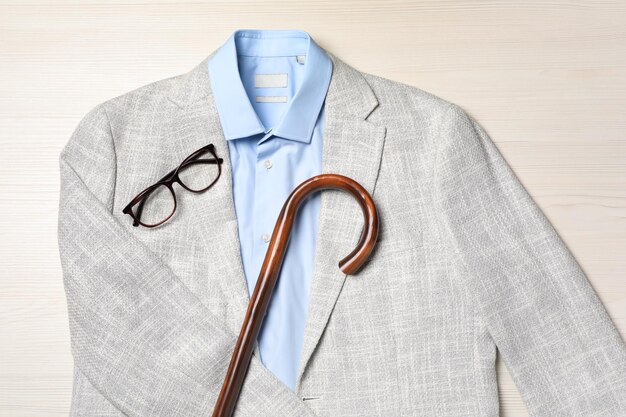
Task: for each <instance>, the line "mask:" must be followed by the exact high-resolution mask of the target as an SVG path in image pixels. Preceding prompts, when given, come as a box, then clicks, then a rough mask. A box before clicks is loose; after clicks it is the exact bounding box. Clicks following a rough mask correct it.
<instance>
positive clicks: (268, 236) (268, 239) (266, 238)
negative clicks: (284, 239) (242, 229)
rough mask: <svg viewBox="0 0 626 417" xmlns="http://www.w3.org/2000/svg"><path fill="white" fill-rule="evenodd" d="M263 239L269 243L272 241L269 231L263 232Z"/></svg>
mask: <svg viewBox="0 0 626 417" xmlns="http://www.w3.org/2000/svg"><path fill="white" fill-rule="evenodd" d="M261 239H263V242H265V243H268V242H269V241H270V235H268V234H267V233H263V236H261Z"/></svg>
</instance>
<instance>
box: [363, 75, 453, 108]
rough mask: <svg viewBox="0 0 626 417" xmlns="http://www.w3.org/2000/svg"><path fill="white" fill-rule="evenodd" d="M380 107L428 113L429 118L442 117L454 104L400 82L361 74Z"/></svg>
mask: <svg viewBox="0 0 626 417" xmlns="http://www.w3.org/2000/svg"><path fill="white" fill-rule="evenodd" d="M362 74H363V77H364V78H365V80H366V81H367V82H368V84H369V85H370V87H371V88H372V90H373V91H374V94H375V95H376V98H377V99H378V101H379V103H380V104H381V106H382V107H383V108H384V107H387V108H389V109H392V110H394V111H397V110H398V109H401V110H403V111H402V113H404V114H406V112H412V111H413V112H419V113H422V114H423V113H428V114H429V115H430V116H436V115H444V114H445V113H447V112H448V111H449V110H450V109H451V108H453V107H458V105H456V104H455V103H453V102H451V101H449V100H446V99H444V98H443V97H440V96H438V95H436V94H434V93H431V92H429V91H426V90H424V89H421V88H419V87H416V86H414V85H410V84H407V83H404V82H401V81H396V80H391V79H389V78H384V77H381V76H378V75H374V74H370V73H365V72H362Z"/></svg>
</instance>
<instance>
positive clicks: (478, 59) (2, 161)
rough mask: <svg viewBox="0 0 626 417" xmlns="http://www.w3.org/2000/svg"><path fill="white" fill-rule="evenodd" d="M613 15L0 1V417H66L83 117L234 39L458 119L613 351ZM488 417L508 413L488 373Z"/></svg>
mask: <svg viewBox="0 0 626 417" xmlns="http://www.w3.org/2000/svg"><path fill="white" fill-rule="evenodd" d="M625 27H626V2H625V1H624V0H605V1H597V2H591V1H589V2H585V1H579V0H555V1H552V2H545V1H540V0H524V1H521V0H520V1H476V2H473V1H469V0H465V1H463V0H446V1H435V0H432V1H407V0H396V1H357V0H349V1H348V0H344V1H337V0H333V1H331V0H324V1H300V2H281V1H272V2H260V1H259V2H252V1H234V0H230V1H211V2H202V1H194V2H184V1H181V2H167V1H155V0H152V1H151V0H143V1H132V2H108V1H98V2H87V1H78V0H77V1H56V2H37V1H28V0H22V1H14V2H11V1H6V0H0V232H1V235H0V236H1V237H0V342H1V343H0V416H6V417H22V416H29V417H31V416H32V417H35V416H37V417H41V416H64V415H67V414H68V408H69V400H70V395H71V370H72V365H71V356H70V351H69V334H68V325H67V316H66V305H65V296H64V292H63V286H62V277H61V272H60V265H59V259H58V251H57V242H56V216H57V204H58V201H57V196H58V188H59V183H58V170H57V166H58V163H57V157H58V153H59V151H60V149H61V147H62V146H63V145H64V143H65V141H66V140H67V139H68V137H69V135H70V134H71V132H72V130H73V129H74V127H75V126H76V124H77V123H78V121H79V119H80V118H81V117H82V116H83V115H84V114H85V113H86V112H87V111H88V110H89V109H90V108H92V107H93V106H94V105H96V104H98V103H100V102H101V101H104V100H106V99H108V98H111V97H113V96H116V95H119V94H122V93H124V92H126V91H129V90H131V89H134V88H136V87H139V86H141V85H143V84H146V83H148V82H151V81H155V80H158V79H161V78H165V77H169V76H171V75H175V74H178V73H181V72H184V71H187V70H188V69H190V68H191V67H192V66H193V65H195V64H196V63H197V62H199V61H200V60H201V59H202V58H204V57H205V56H206V55H208V53H209V52H211V51H212V50H214V49H215V48H217V47H218V46H220V45H221V44H222V42H224V41H225V40H226V38H227V37H228V36H229V35H230V34H231V33H232V31H234V30H236V29H302V30H306V31H308V32H309V33H310V34H311V35H312V36H313V37H314V39H315V40H316V41H317V42H318V43H320V44H321V45H322V46H323V47H324V48H326V49H328V50H330V51H332V52H334V53H335V54H337V55H338V56H340V57H341V58H342V59H344V60H345V61H347V62H348V63H349V64H351V65H353V66H355V67H356V68H358V69H360V70H362V71H366V72H370V73H374V74H377V75H381V76H384V77H387V78H391V79H394V80H398V81H402V82H406V83H409V84H412V85H415V86H418V87H420V88H422V89H425V90H427V91H430V92H433V93H435V94H437V95H439V96H441V97H444V98H446V99H448V100H450V101H453V102H455V103H457V104H459V105H461V106H462V107H464V108H465V109H467V110H468V111H469V112H470V113H471V114H472V115H474V116H475V117H476V118H477V119H478V120H479V122H480V123H481V124H482V125H483V126H484V127H485V128H486V129H487V131H488V132H489V134H490V135H491V136H492V138H493V139H494V141H495V142H496V143H497V144H498V146H499V147H500V149H501V150H502V152H503V153H504V155H505V157H506V158H507V160H508V161H509V163H510V164H511V165H512V166H513V168H514V170H515V171H516V173H517V174H518V176H519V177H520V179H521V180H522V182H523V183H524V185H525V186H526V187H527V189H528V190H529V191H530V192H531V194H532V195H533V197H534V198H535V200H536V201H537V203H538V204H539V205H540V206H541V207H542V209H543V210H544V212H545V213H546V215H547V216H548V217H549V218H550V220H551V221H552V222H553V224H554V225H555V226H556V228H557V230H558V231H559V233H560V234H561V236H562V237H563V239H564V240H565V241H566V242H567V244H568V245H569V247H570V249H571V250H572V252H573V253H574V255H575V256H576V257H577V259H578V260H579V262H580V264H581V265H582V266H583V268H584V269H585V271H586V272H587V274H588V277H589V279H590V281H591V282H592V284H593V285H594V287H595V288H596V290H597V292H598V293H599V295H600V296H601V298H602V300H603V301H604V302H605V305H606V307H607V309H608V310H609V313H610V314H611V316H612V317H613V319H614V321H615V322H616V324H617V325H618V327H619V328H620V332H621V334H622V336H623V337H624V335H626V277H625V276H624V271H625V270H626V256H625V253H626V251H625V249H626V220H625V219H626V169H625V167H626V117H625V116H626V72H625V71H626V30H625V29H624V28H625ZM499 370H500V376H501V379H500V381H501V387H502V388H501V396H502V407H503V413H502V414H503V415H504V416H510V417H512V416H525V415H527V413H526V411H525V407H524V404H523V402H522V400H521V399H520V397H519V395H518V393H517V390H516V389H515V386H514V385H513V384H512V381H511V379H510V377H509V376H508V374H507V372H506V370H505V368H504V367H503V366H502V365H501V364H500V366H499Z"/></svg>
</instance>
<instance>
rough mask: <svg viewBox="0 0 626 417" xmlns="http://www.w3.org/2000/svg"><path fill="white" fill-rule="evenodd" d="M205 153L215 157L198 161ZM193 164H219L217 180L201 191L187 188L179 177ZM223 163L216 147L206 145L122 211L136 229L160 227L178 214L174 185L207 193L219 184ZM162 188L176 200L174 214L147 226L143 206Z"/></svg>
mask: <svg viewBox="0 0 626 417" xmlns="http://www.w3.org/2000/svg"><path fill="white" fill-rule="evenodd" d="M205 151H209V152H210V153H211V155H212V156H213V159H197V158H199V157H200V156H201V155H203V154H204V153H205ZM192 163H193V164H195V163H216V164H217V176H216V177H215V179H214V180H213V181H212V182H211V183H210V184H209V185H208V186H206V187H205V188H203V189H201V190H192V189H191V188H189V187H188V186H186V185H185V183H184V182H183V181H181V179H180V177H179V175H178V174H179V172H180V170H181V169H182V168H185V167H186V166H188V165H191V164H192ZM223 163H224V159H222V158H219V157H218V156H217V154H216V153H215V145H213V144H212V143H209V144H208V145H205V146H203V147H202V148H200V149H198V150H196V151H194V152H193V153H191V154H190V155H189V156H187V157H186V158H185V159H184V160H183V161H182V162H181V163H180V164H179V165H178V167H177V168H175V169H173V170H172V171H170V172H168V173H167V174H166V175H165V176H164V177H163V178H161V179H160V180H159V181H157V182H155V183H154V184H152V185H150V186H149V187H147V188H145V189H144V190H143V191H141V192H140V193H139V194H137V195H136V196H135V197H134V198H133V199H132V200H131V201H130V203H128V204H127V205H126V207H124V208H123V209H122V213H124V214H128V215H129V216H130V217H132V219H133V226H134V227H138V226H139V225H141V226H143V227H147V228H153V227H157V226H160V225H162V224H163V223H165V222H167V221H168V220H169V219H171V218H172V216H173V215H174V213H176V207H177V206H178V203H177V200H176V192H175V191H174V187H173V185H174V184H175V183H177V184H179V185H180V186H181V187H183V188H184V189H185V190H187V191H191V192H192V193H195V194H200V193H203V192H205V191H207V190H208V189H209V188H211V187H212V186H213V185H214V184H215V183H216V182H217V180H218V179H219V178H220V175H221V174H222V164H223ZM161 186H165V187H167V189H168V190H169V191H170V193H171V194H172V198H173V199H174V208H173V209H172V212H171V213H170V214H169V216H167V217H166V218H165V219H164V220H162V221H160V222H159V223H156V224H151V225H150V224H145V223H143V222H142V221H141V220H140V219H141V213H142V211H143V204H145V201H146V198H147V197H148V196H149V195H150V192H151V191H154V190H157V189H158V188H159V187H161ZM137 204H140V206H139V207H138V208H137V210H138V213H137V215H135V213H134V212H133V210H132V208H133V207H134V206H135V205H137Z"/></svg>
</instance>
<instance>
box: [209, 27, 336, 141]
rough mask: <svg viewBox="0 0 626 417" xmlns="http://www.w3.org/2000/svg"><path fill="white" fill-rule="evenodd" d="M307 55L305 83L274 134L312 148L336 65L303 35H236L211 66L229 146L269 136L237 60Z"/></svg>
mask: <svg viewBox="0 0 626 417" xmlns="http://www.w3.org/2000/svg"><path fill="white" fill-rule="evenodd" d="M303 50H305V51H306V56H307V57H306V61H305V70H304V78H303V80H302V84H301V85H300V88H299V90H298V91H296V93H295V95H294V96H293V97H292V99H291V103H290V104H289V106H288V107H287V109H286V111H285V113H284V114H283V116H282V119H281V120H280V121H279V122H278V124H277V125H276V127H275V128H274V129H273V131H272V134H274V135H276V136H280V137H282V138H285V139H291V140H295V141H299V142H304V143H310V141H311V136H312V134H313V129H314V127H315V123H316V122H317V118H318V116H319V112H320V110H321V108H322V104H323V102H324V99H325V97H326V93H327V91H328V85H329V83H330V78H331V74H332V60H331V59H330V57H329V56H328V55H327V54H326V52H325V51H324V50H323V49H322V48H321V47H320V46H319V45H317V43H316V42H315V41H314V40H313V39H312V38H311V36H310V35H309V34H308V33H307V32H305V31H300V30H237V31H235V32H234V33H233V34H232V35H231V36H230V37H229V38H228V40H227V41H226V42H225V43H224V44H223V45H222V46H221V47H220V48H219V49H218V50H217V51H216V53H215V54H213V56H212V57H211V59H210V60H209V62H208V67H209V68H208V69H209V74H210V75H209V78H210V81H211V90H212V91H213V95H214V97H215V102H216V105H217V111H218V113H219V116H220V121H221V123H222V127H223V129H224V136H225V138H226V139H227V140H232V139H237V138H244V137H249V136H252V135H255V134H259V133H267V132H268V129H266V128H265V127H264V126H263V123H262V122H261V120H260V119H259V117H258V115H257V114H256V112H255V111H254V108H253V107H252V104H251V103H250V100H249V98H248V95H247V94H246V91H245V88H244V86H243V83H242V82H241V78H240V75H239V66H238V62H237V54H238V53H239V54H241V53H244V52H245V53H246V54H253V55H261V54H263V55H277V54H280V55H285V54H293V55H302V53H303Z"/></svg>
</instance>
